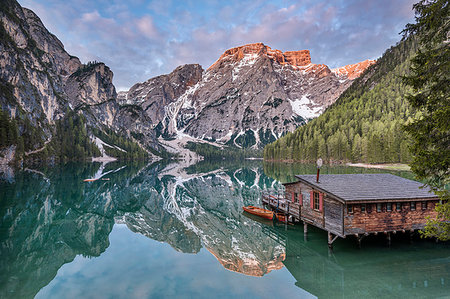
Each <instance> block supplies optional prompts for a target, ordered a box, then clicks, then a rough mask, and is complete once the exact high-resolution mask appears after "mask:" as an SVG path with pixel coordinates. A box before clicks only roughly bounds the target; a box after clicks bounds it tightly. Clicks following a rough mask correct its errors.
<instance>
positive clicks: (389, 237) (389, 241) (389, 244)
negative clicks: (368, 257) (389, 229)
mask: <svg viewBox="0 0 450 299" xmlns="http://www.w3.org/2000/svg"><path fill="white" fill-rule="evenodd" d="M387 241H388V246H389V247H391V233H387Z"/></svg>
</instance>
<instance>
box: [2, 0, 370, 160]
mask: <svg viewBox="0 0 450 299" xmlns="http://www.w3.org/2000/svg"><path fill="white" fill-rule="evenodd" d="M0 21H1V22H0V35H1V36H2V38H1V40H0V54H1V55H0V66H1V67H0V106H1V109H2V110H3V111H7V112H8V113H9V115H10V116H11V117H13V118H14V117H16V118H20V119H22V120H23V119H25V118H26V119H28V120H29V121H30V123H31V125H32V126H33V127H35V128H37V129H38V130H39V132H40V133H39V136H38V137H37V138H36V139H37V142H36V143H35V144H33V146H32V148H30V149H29V150H34V149H37V148H40V147H42V146H44V145H45V144H46V143H48V142H49V141H50V140H51V139H52V137H53V135H54V132H55V128H54V127H55V121H56V120H58V119H61V118H63V117H64V115H65V114H66V112H67V111H69V110H74V111H76V112H78V113H79V114H82V115H83V116H84V117H85V118H86V119H87V123H86V125H87V126H88V128H89V127H90V128H99V129H102V128H105V129H112V130H113V131H114V132H116V133H118V134H120V135H124V136H126V137H128V138H129V139H132V140H134V141H136V142H138V143H139V144H140V145H141V146H142V147H144V148H146V149H147V150H152V151H153V152H155V151H154V150H156V151H157V152H160V151H161V150H163V149H165V150H166V151H169V152H174V153H177V154H180V153H181V155H182V156H183V155H184V154H183V153H184V152H183V150H182V148H183V146H184V145H185V143H186V142H187V141H194V142H210V143H212V144H215V145H223V144H228V145H232V146H236V147H255V148H258V147H262V146H264V145H265V144H267V143H269V142H272V141H274V140H275V139H276V138H278V137H280V136H281V135H283V134H284V133H286V132H288V131H293V130H294V129H295V128H297V127H298V126H300V125H303V124H304V123H305V122H307V121H308V120H309V119H312V118H314V117H316V116H318V115H319V114H320V113H321V112H322V111H323V110H324V109H325V108H326V107H327V106H329V105H330V104H332V103H333V102H334V101H335V100H336V99H337V98H338V96H339V95H340V94H341V93H342V92H343V91H344V90H345V89H346V88H347V87H348V86H349V85H350V84H351V83H352V80H354V79H355V78H357V77H358V76H359V75H360V74H361V73H362V72H363V71H364V70H365V69H366V68H367V67H368V66H370V65H371V64H373V63H374V61H372V60H366V61H364V62H362V63H359V64H355V65H350V66H345V67H342V68H337V69H334V70H330V69H329V68H328V67H327V66H326V65H323V64H313V63H312V62H311V57H310V53H309V51H308V50H302V51H288V52H282V51H280V50H273V49H271V48H270V47H268V46H266V45H264V44H262V43H256V44H249V45H245V46H240V47H236V48H232V49H229V50H227V51H225V52H224V53H223V54H222V55H221V56H220V58H219V59H218V60H217V61H216V62H215V63H214V64H213V65H211V66H210V67H209V68H208V69H207V70H204V69H203V68H202V67H201V66H200V65H198V64H190V65H183V66H179V67H177V68H176V69H175V70H174V71H173V72H172V73H170V74H168V75H161V76H158V77H155V78H151V79H149V80H148V81H146V82H143V83H138V84H135V85H134V86H133V87H132V88H131V89H130V90H129V91H127V92H120V93H118V94H117V93H116V90H115V87H114V85H113V83H112V79H113V73H112V71H111V70H110V69H109V68H108V67H107V66H106V65H105V64H103V63H100V62H92V63H88V64H82V63H81V62H80V60H79V59H78V58H77V57H75V56H72V55H70V54H68V53H67V52H66V51H65V49H64V45H63V44H62V43H61V41H59V40H58V38H57V37H56V36H54V35H53V34H51V33H50V32H49V31H48V30H47V29H46V28H45V26H44V25H43V24H42V22H41V20H40V19H39V17H38V16H37V15H35V14H34V13H33V12H32V11H31V10H29V9H26V8H23V7H21V6H20V5H19V4H18V3H17V2H16V1H15V0H5V1H3V2H2V6H1V7H0ZM19 130H21V129H20V128H19ZM94 137H95V136H91V138H94ZM188 152H189V151H187V152H186V155H184V156H186V157H193V156H192V153H190V152H189V153H188Z"/></svg>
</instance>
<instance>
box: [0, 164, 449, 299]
mask: <svg viewBox="0 0 450 299" xmlns="http://www.w3.org/2000/svg"><path fill="white" fill-rule="evenodd" d="M315 171H316V170H315V168H314V166H313V165H302V164H297V165H289V164H263V163H262V162H259V161H253V162H250V161H249V162H245V163H235V164H234V163H228V162H222V163H220V164H217V163H212V162H202V163H199V164H197V165H193V166H190V167H184V166H183V165H180V164H176V163H172V164H162V163H154V164H139V163H135V164H121V163H117V162H114V163H108V164H100V163H87V164H68V165H65V166H54V167H50V166H48V167H36V168H33V169H25V170H23V171H15V172H14V173H2V174H1V179H0V196H1V198H0V269H1V271H0V298H34V297H36V298H274V297H278V298H316V297H319V298H450V244H449V243H448V242H447V243H442V242H440V243H436V242H434V241H433V240H423V239H420V237H419V236H418V235H416V236H414V238H413V241H412V242H410V238H409V235H406V234H405V235H403V234H401V233H399V234H397V235H395V237H394V238H393V241H392V244H391V246H390V247H389V246H388V245H387V241H386V239H385V238H384V237H383V236H380V235H379V236H376V237H370V238H366V239H364V240H363V242H362V248H361V249H359V248H358V246H357V242H356V240H355V239H353V238H347V239H338V240H337V241H336V242H335V243H334V250H333V251H329V250H328V247H327V236H326V233H325V232H323V231H320V230H318V229H310V231H309V234H308V237H307V239H306V240H305V238H304V235H303V227H302V226H301V225H288V226H285V225H283V224H273V223H272V222H270V221H260V220H259V219H255V218H253V217H248V216H247V215H245V214H244V213H243V212H242V206H244V205H258V204H259V203H260V202H259V195H260V192H261V190H262V189H264V188H269V187H275V188H276V187H277V186H278V184H279V182H287V181H292V180H293V176H294V175H295V174H308V173H311V174H312V173H315ZM354 172H382V171H380V170H366V169H361V168H350V167H342V166H336V167H324V168H323V169H322V173H354ZM392 173H394V174H397V175H401V176H403V177H407V178H413V175H412V174H411V173H409V172H392ZM87 178H100V179H99V180H97V181H94V182H83V180H84V179H87Z"/></svg>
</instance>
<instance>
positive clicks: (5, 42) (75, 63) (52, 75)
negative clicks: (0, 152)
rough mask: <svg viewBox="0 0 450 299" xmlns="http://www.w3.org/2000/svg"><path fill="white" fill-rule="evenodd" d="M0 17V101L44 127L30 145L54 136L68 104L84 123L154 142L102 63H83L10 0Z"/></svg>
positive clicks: (146, 123) (137, 110)
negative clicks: (122, 102)
mask: <svg viewBox="0 0 450 299" xmlns="http://www.w3.org/2000/svg"><path fill="white" fill-rule="evenodd" d="M0 20H1V22H0V35H1V37H2V38H1V40H0V54H1V55H0V66H1V68H0V107H1V109H2V110H4V111H7V112H8V113H9V114H10V115H11V117H13V118H14V117H18V118H20V119H25V118H27V119H28V120H29V121H30V123H31V124H32V125H33V127H35V128H36V129H37V130H38V131H39V132H42V133H41V134H40V136H39V138H38V139H40V140H37V142H36V144H34V145H33V147H34V148H38V147H40V146H42V145H43V144H44V141H45V140H50V139H51V138H52V137H53V135H54V134H55V130H54V124H55V121H56V120H58V119H60V118H62V117H63V116H64V115H65V113H66V111H68V109H70V110H75V111H77V112H78V113H80V114H83V115H84V116H85V117H86V119H87V126H88V127H96V128H102V127H106V128H109V129H112V130H114V131H116V132H117V133H119V134H124V135H126V136H128V137H129V138H130V139H133V137H132V135H134V136H138V135H139V136H140V143H141V144H142V145H143V146H146V147H151V148H158V145H157V142H156V137H155V133H154V130H153V127H152V121H151V119H150V118H149V117H148V116H147V115H146V114H144V113H143V110H142V108H141V107H135V106H133V105H120V104H119V102H118V101H117V93H116V90H115V87H114V85H113V83H112V79H113V73H112V71H111V70H110V69H109V68H108V67H107V66H106V65H105V64H103V63H97V62H94V63H88V64H87V65H84V64H82V63H81V62H80V60H79V59H78V58H77V57H74V56H71V55H69V54H68V53H67V52H66V51H65V49H64V46H63V44H62V43H61V41H59V40H58V39H57V38H56V37H55V36H54V35H53V34H51V33H50V32H49V31H48V30H47V29H46V28H45V27H44V25H43V24H42V22H41V20H40V19H39V17H38V16H36V15H35V14H34V13H33V12H32V11H31V10H29V9H26V8H22V7H21V6H20V5H19V4H18V3H17V2H16V1H14V0H7V1H3V3H2V6H1V8H0ZM22 129H23V128H19V130H22ZM29 150H31V149H29Z"/></svg>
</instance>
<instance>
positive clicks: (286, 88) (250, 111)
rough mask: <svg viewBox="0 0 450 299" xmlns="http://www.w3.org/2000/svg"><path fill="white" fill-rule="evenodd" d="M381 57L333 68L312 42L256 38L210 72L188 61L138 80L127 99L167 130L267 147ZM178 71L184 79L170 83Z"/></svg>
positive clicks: (123, 98)
mask: <svg viewBox="0 0 450 299" xmlns="http://www.w3.org/2000/svg"><path fill="white" fill-rule="evenodd" d="M373 63H374V61H369V60H366V61H364V62H362V63H359V64H355V65H352V66H346V67H343V68H339V69H336V70H333V71H332V70H330V69H329V68H328V67H327V66H326V65H323V64H313V63H311V57H310V52H309V51H308V50H302V51H287V52H282V51H280V50H273V49H271V48H270V47H268V46H266V45H264V44H262V43H256V44H249V45H244V46H241V47H236V48H232V49H229V50H227V51H225V52H224V53H223V54H222V55H221V56H220V58H219V59H218V60H217V61H216V62H215V63H214V64H213V65H211V66H210V67H209V68H208V69H207V70H206V71H203V73H201V67H200V66H198V65H185V66H182V67H178V68H177V69H175V70H174V71H173V72H172V73H171V74H169V75H165V76H159V77H156V78H153V79H150V80H148V81H146V82H144V83H138V84H136V85H134V86H133V87H132V88H131V89H130V91H128V92H125V93H122V94H121V95H120V99H121V101H126V102H127V103H133V104H135V105H140V106H141V107H143V109H144V110H145V111H146V113H147V114H148V115H149V116H150V117H151V119H152V121H153V123H154V125H155V127H156V128H157V130H158V133H159V134H160V135H163V136H164V137H180V136H183V134H187V135H189V136H191V137H194V138H197V139H199V140H208V141H213V142H216V143H219V144H230V145H234V146H237V147H261V146H264V145H265V144H267V143H269V142H272V141H274V140H275V139H276V138H278V137H280V136H281V135H283V134H284V133H286V132H288V131H293V130H294V129H295V128H297V127H298V126H300V125H303V124H304V123H305V122H306V121H308V120H309V119H312V118H314V117H317V116H318V115H319V114H320V113H321V112H322V111H323V110H324V109H325V108H326V107H328V106H329V105H330V104H332V103H334V101H335V100H336V99H337V98H338V97H339V95H340V94H341V93H342V92H343V91H344V90H345V89H346V88H348V86H350V84H351V83H352V81H353V80H354V79H355V78H357V77H358V76H359V75H360V74H361V73H362V72H363V71H364V70H365V69H366V68H367V67H368V66H370V65H371V64H373ZM186 70H188V71H189V72H190V76H189V75H185V74H186ZM174 77H175V78H180V79H181V80H180V81H179V82H172V83H169V79H168V78H174ZM162 82H164V83H162ZM174 86H176V87H177V89H176V91H177V92H174V91H173V87H174ZM183 89H184V92H183ZM166 90H167V91H168V92H166ZM149 107H154V109H153V110H148V111H147V109H148V108H149ZM155 111H157V113H155ZM163 111H164V113H162V112H163Z"/></svg>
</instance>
